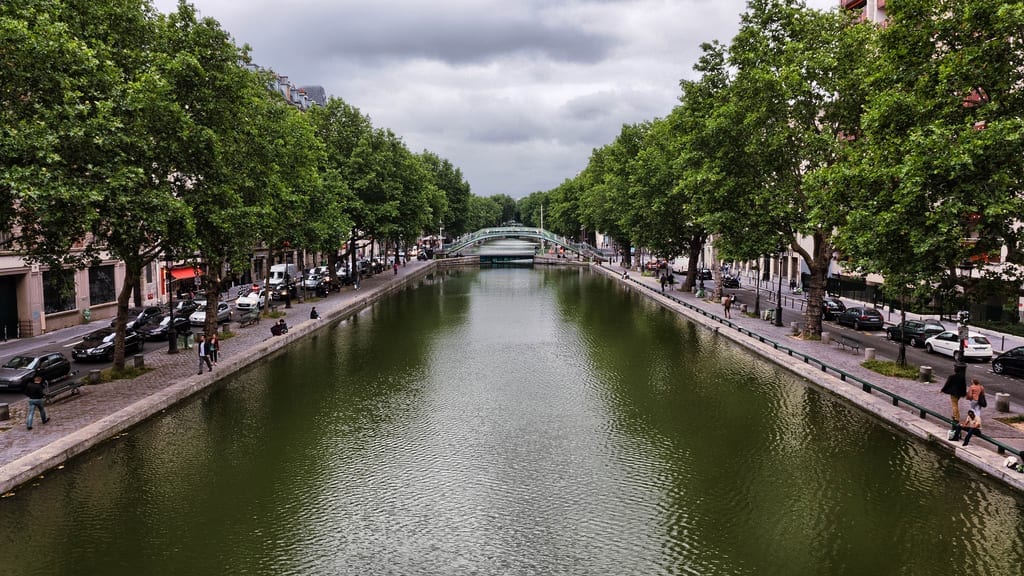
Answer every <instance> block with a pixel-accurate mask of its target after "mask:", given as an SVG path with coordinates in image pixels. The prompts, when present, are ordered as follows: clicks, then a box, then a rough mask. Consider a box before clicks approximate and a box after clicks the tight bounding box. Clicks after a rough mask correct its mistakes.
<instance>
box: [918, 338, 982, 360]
mask: <svg viewBox="0 0 1024 576" xmlns="http://www.w3.org/2000/svg"><path fill="white" fill-rule="evenodd" d="M924 348H925V350H927V351H928V352H931V353H936V352H937V353H939V354H945V355H946V356H952V357H953V359H955V360H959V356H960V335H959V333H958V332H956V331H954V330H946V331H945V332H940V333H938V334H936V335H935V336H932V337H931V338H929V339H927V340H925V341H924ZM963 359H964V360H965V361H966V360H971V359H974V360H980V361H982V362H988V361H990V360H992V343H991V342H989V341H988V338H985V337H984V336H982V335H981V334H978V333H977V332H968V335H967V340H965V341H964V358H963Z"/></svg>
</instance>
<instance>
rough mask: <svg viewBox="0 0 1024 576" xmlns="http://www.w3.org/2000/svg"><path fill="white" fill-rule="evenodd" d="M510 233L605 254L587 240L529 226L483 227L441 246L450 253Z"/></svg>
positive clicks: (584, 252)
mask: <svg viewBox="0 0 1024 576" xmlns="http://www.w3.org/2000/svg"><path fill="white" fill-rule="evenodd" d="M510 235H517V236H531V237H534V238H538V239H541V240H547V241H548V242H552V243H554V244H558V245H559V246H562V247H564V248H566V249H568V250H570V251H572V252H576V253H578V254H581V255H584V256H587V257H599V258H603V255H602V254H601V252H600V251H599V250H598V249H597V248H595V247H593V246H591V245H590V244H587V243H586V242H573V241H571V240H569V239H568V238H565V237H564V236H556V235H555V234H553V233H551V232H549V231H547V230H545V229H543V228H531V227H528V226H498V227H493V228H481V229H480V230H477V231H476V232H471V233H470V234H468V235H466V236H463V237H462V238H459V239H456V240H454V241H452V242H450V243H448V244H443V245H442V246H441V251H442V252H444V253H450V252H453V251H454V252H458V251H459V250H462V249H463V248H466V247H467V246H469V245H471V244H473V243H475V242H479V241H480V240H487V239H490V238H503V237H507V236H510Z"/></svg>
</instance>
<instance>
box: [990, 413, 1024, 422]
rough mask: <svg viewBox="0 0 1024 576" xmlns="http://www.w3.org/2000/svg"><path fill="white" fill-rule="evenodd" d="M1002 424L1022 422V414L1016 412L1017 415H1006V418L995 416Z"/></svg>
mask: <svg viewBox="0 0 1024 576" xmlns="http://www.w3.org/2000/svg"><path fill="white" fill-rule="evenodd" d="M996 420H999V421H1000V422H1002V423H1003V424H1024V415H1020V414H1018V415H1017V416H1007V417H1006V418H996Z"/></svg>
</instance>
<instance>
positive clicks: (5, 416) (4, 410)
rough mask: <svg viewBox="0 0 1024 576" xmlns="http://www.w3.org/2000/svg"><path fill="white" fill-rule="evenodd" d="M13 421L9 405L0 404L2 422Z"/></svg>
mask: <svg viewBox="0 0 1024 576" xmlns="http://www.w3.org/2000/svg"><path fill="white" fill-rule="evenodd" d="M10 419H11V407H10V406H8V405H7V404H0V420H10Z"/></svg>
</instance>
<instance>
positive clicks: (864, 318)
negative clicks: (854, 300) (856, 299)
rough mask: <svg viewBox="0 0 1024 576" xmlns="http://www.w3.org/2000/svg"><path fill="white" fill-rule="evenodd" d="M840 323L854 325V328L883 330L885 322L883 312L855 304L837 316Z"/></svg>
mask: <svg viewBox="0 0 1024 576" xmlns="http://www.w3.org/2000/svg"><path fill="white" fill-rule="evenodd" d="M836 322H838V323H839V324H843V325H847V326H853V329H854V330H865V329H868V330H881V329H882V326H883V325H884V324H885V320H883V319H882V313H881V312H879V311H878V310H875V309H874V308H869V307H867V306H853V307H850V308H847V309H846V310H843V311H842V312H840V313H839V314H838V315H837V316H836Z"/></svg>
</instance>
